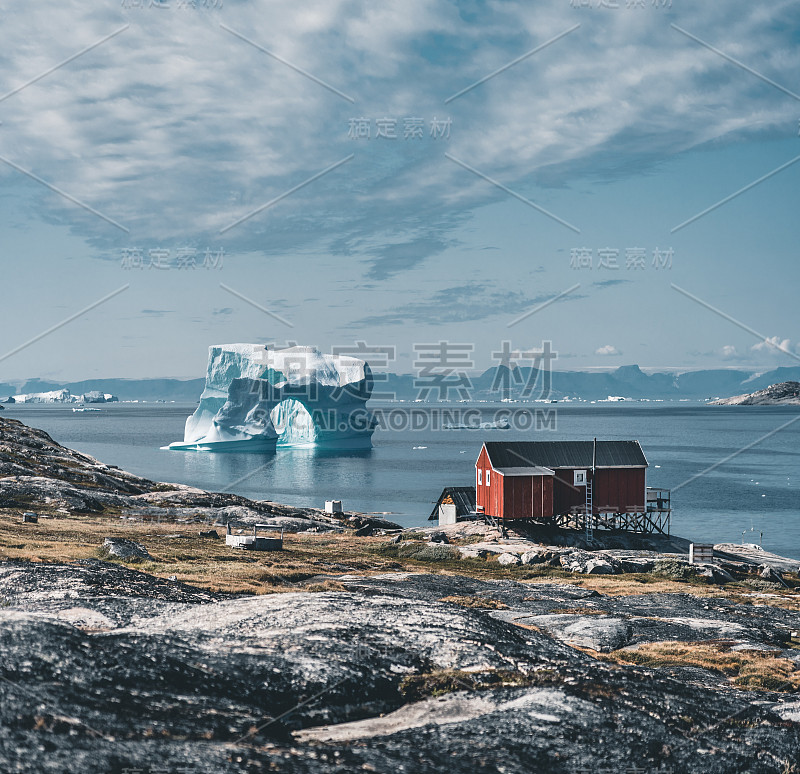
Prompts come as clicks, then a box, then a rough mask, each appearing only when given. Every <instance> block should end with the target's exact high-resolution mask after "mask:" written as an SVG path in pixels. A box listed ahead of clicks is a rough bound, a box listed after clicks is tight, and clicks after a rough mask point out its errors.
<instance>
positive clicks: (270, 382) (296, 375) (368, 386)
mask: <svg viewBox="0 0 800 774" xmlns="http://www.w3.org/2000/svg"><path fill="white" fill-rule="evenodd" d="M372 383H373V380H372V373H371V371H370V368H369V365H367V363H365V362H364V361H363V360H359V359H358V358H355V357H349V356H347V355H324V354H322V353H321V352H320V351H319V350H317V349H315V348H314V347H289V348H287V349H280V350H276V349H272V348H270V347H268V346H265V345H263V344H223V345H220V346H213V347H209V350H208V371H207V373H206V387H205V390H204V391H203V394H202V396H201V398H200V404H199V405H198V407H197V410H196V411H195V412H194V414H192V416H190V417H189V418H188V419H187V420H186V429H185V432H184V439H183V441H182V442H176V443H172V444H170V445H169V446H168V447H166V448H169V449H179V450H189V451H249V450H257V451H261V450H267V451H268V450H273V449H275V447H276V446H313V447H318V448H328V449H363V448H369V447H370V446H371V445H372V440H371V439H372V433H373V430H374V428H375V419H374V417H373V415H372V413H371V412H370V411H369V410H368V409H367V408H366V403H367V400H368V399H369V396H370V394H371V392H372Z"/></svg>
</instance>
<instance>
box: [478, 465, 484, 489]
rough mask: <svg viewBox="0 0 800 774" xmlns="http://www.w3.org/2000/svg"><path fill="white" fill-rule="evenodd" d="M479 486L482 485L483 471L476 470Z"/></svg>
mask: <svg viewBox="0 0 800 774" xmlns="http://www.w3.org/2000/svg"><path fill="white" fill-rule="evenodd" d="M481 484H483V471H482V470H481V469H480V468H478V486H481Z"/></svg>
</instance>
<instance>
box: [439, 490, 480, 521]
mask: <svg viewBox="0 0 800 774" xmlns="http://www.w3.org/2000/svg"><path fill="white" fill-rule="evenodd" d="M474 514H475V487H474V486H446V487H445V488H444V489H443V490H442V493H441V494H440V495H439V499H438V500H437V501H436V505H435V506H434V507H433V510H432V511H431V515H430V516H428V521H434V520H435V519H438V520H439V524H441V525H445V524H455V523H456V522H457V521H459V520H460V519H465V518H468V517H469V516H470V515H472V516H473V517H474Z"/></svg>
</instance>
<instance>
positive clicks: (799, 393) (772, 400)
mask: <svg viewBox="0 0 800 774" xmlns="http://www.w3.org/2000/svg"><path fill="white" fill-rule="evenodd" d="M709 405H710V406H800V382H781V383H780V384H772V385H770V386H769V387H767V388H766V389H764V390H758V391H757V392H751V393H745V394H744V395H734V396H733V397H731V398H721V399H719V400H712V401H710V402H709Z"/></svg>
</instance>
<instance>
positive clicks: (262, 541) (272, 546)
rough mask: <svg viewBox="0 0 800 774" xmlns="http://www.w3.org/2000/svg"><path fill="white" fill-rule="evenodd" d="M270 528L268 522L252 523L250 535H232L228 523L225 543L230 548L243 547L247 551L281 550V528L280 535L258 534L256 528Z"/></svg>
mask: <svg viewBox="0 0 800 774" xmlns="http://www.w3.org/2000/svg"><path fill="white" fill-rule="evenodd" d="M265 529H271V527H270V526H269V525H268V524H254V525H253V534H252V535H234V534H233V532H232V531H231V525H230V523H229V524H228V527H227V530H226V532H227V534H226V535H225V543H226V544H227V545H229V546H230V547H231V548H243V549H245V550H247V551H282V550H283V530H281V536H280V537H265V536H262V535H259V534H258V530H265Z"/></svg>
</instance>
